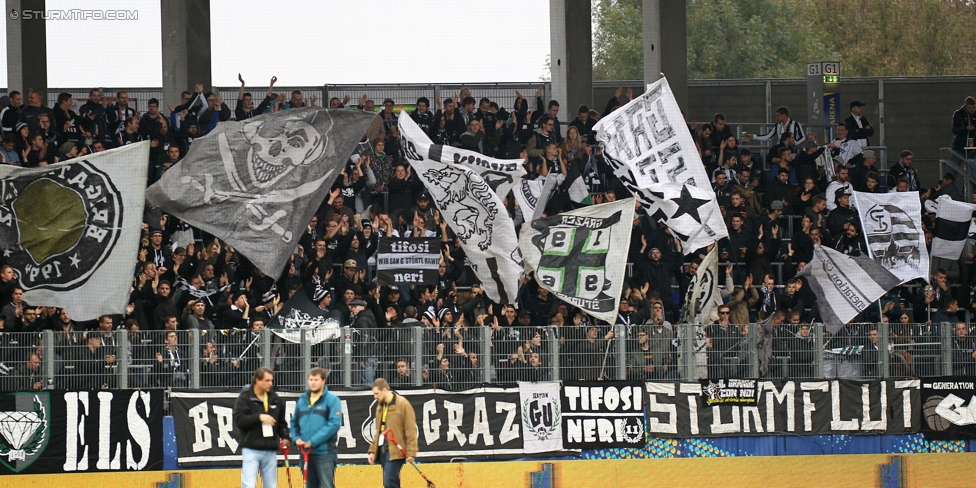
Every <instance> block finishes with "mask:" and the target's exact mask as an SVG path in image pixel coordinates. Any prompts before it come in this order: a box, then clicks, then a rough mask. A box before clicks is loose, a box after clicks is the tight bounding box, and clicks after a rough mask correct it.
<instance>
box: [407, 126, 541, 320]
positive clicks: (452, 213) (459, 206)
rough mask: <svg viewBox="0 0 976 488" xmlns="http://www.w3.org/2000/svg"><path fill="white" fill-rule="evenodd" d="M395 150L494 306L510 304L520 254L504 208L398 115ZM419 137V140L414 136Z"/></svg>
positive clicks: (481, 182) (464, 169)
mask: <svg viewBox="0 0 976 488" xmlns="http://www.w3.org/2000/svg"><path fill="white" fill-rule="evenodd" d="M398 121H399V122H398V123H399V126H400V137H401V141H400V143H401V146H402V147H403V152H404V154H405V155H406V159H407V161H409V162H410V165H411V166H412V167H413V168H414V169H415V171H414V173H415V174H416V175H417V177H418V178H419V179H420V181H421V182H422V183H423V184H424V187H425V188H427V191H428V192H429V193H430V195H431V199H433V200H434V202H435V203H436V204H437V208H438V209H439V210H440V212H441V215H442V217H443V218H444V219H446V220H447V224H448V225H449V226H450V227H451V229H452V230H453V231H454V233H455V234H456V235H457V237H458V239H459V240H460V241H461V248H462V249H463V250H464V253H465V255H466V256H467V258H468V261H469V266H470V267H471V269H472V271H474V274H475V276H477V277H478V279H479V280H481V282H482V284H484V287H485V294H486V295H487V296H488V298H491V299H492V300H494V301H495V302H497V303H515V301H516V300H517V298H518V289H519V283H520V282H521V276H522V254H521V253H520V252H519V248H518V238H517V237H516V236H515V222H513V221H512V218H511V217H510V216H509V215H508V211H507V210H506V208H505V204H504V203H503V202H502V199H501V197H499V196H498V194H496V193H495V192H494V191H492V189H491V187H490V186H489V185H488V183H487V182H486V181H485V179H484V178H482V177H481V176H480V175H479V174H478V172H476V171H475V170H473V169H471V168H470V167H469V166H467V165H465V164H453V163H444V162H443V160H444V157H443V154H444V153H443V151H444V150H446V146H441V145H438V144H431V143H430V140H429V139H427V138H426V137H427V136H426V135H424V134H423V133H422V132H421V134H419V135H417V134H416V132H417V130H416V129H417V124H416V122H414V121H413V120H412V119H411V118H410V117H400V118H399V119H398ZM421 135H422V136H423V137H419V136H421Z"/></svg>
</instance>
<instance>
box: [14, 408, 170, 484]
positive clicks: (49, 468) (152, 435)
mask: <svg viewBox="0 0 976 488" xmlns="http://www.w3.org/2000/svg"><path fill="white" fill-rule="evenodd" d="M161 469H163V392H162V390H151V391H133V390H98V391H60V390H48V391H36V392H21V393H3V394H0V474H47V473H79V472H95V471H143V470H161Z"/></svg>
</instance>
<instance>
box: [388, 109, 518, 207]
mask: <svg viewBox="0 0 976 488" xmlns="http://www.w3.org/2000/svg"><path fill="white" fill-rule="evenodd" d="M401 118H402V117H401ZM406 118H407V119H409V120H406V121H402V122H399V126H400V133H401V134H402V136H403V137H406V138H407V139H409V140H411V141H413V142H414V144H418V143H423V144H427V145H429V146H431V148H432V150H431V152H430V154H431V156H430V157H431V159H434V160H435V161H439V162H441V163H445V164H460V165H463V166H465V167H467V168H470V169H472V170H474V171H475V172H476V173H478V175H480V176H481V178H482V179H484V180H485V183H488V186H489V187H491V189H492V190H493V191H494V192H495V193H497V194H498V196H499V197H501V198H502V199H504V198H505V197H506V196H508V192H510V191H512V186H514V185H515V184H516V182H518V181H519V180H520V179H521V178H522V177H523V176H525V167H524V166H522V164H523V163H524V162H525V161H523V160H521V159H496V158H490V157H488V156H485V155H484V154H481V153H478V152H475V151H470V150H467V149H459V148H456V147H453V146H442V145H440V144H434V143H433V142H432V141H431V140H430V138H429V137H427V134H426V133H424V131H423V130H422V129H421V128H420V126H418V125H417V123H416V122H414V121H413V119H412V118H410V117H406ZM397 120H398V121H399V118H398V119H397Z"/></svg>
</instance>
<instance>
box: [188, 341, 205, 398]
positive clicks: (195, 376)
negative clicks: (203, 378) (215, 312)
mask: <svg viewBox="0 0 976 488" xmlns="http://www.w3.org/2000/svg"><path fill="white" fill-rule="evenodd" d="M200 352H201V351H200V329H190V388H193V389H194V390H199V389H200V367H201V364H202V363H201V360H202V359H203V358H201V357H200Z"/></svg>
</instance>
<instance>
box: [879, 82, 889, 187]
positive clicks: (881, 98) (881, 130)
mask: <svg viewBox="0 0 976 488" xmlns="http://www.w3.org/2000/svg"><path fill="white" fill-rule="evenodd" d="M878 145H879V146H881V147H884V148H886V150H885V159H883V160H882V161H881V169H888V151H887V147H888V146H886V145H885V97H884V78H878Z"/></svg>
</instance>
